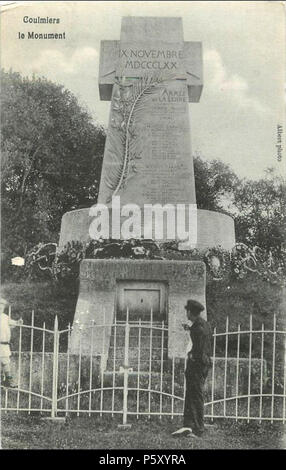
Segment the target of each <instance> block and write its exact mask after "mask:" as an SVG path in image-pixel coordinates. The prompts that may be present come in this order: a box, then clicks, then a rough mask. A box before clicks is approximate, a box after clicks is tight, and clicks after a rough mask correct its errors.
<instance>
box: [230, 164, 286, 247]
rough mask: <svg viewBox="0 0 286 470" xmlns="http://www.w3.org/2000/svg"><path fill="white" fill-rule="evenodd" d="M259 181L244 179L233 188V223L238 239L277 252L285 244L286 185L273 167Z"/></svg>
mask: <svg viewBox="0 0 286 470" xmlns="http://www.w3.org/2000/svg"><path fill="white" fill-rule="evenodd" d="M265 173H266V176H265V178H263V179H260V180H258V181H250V180H243V181H241V183H240V184H239V185H238V186H237V187H236V188H235V191H234V195H235V206H236V208H237V213H236V216H235V225H236V230H237V233H238V234H239V240H240V241H243V242H244V243H246V244H248V245H252V246H254V245H258V246H260V247H261V248H265V249H266V250H267V251H269V250H275V251H278V254H279V252H280V251H281V249H282V248H283V243H285V233H286V212H285V209H286V184H285V180H283V178H282V177H281V176H277V175H275V173H274V171H273V170H272V169H268V170H266V172H265Z"/></svg>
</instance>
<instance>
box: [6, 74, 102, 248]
mask: <svg viewBox="0 0 286 470" xmlns="http://www.w3.org/2000/svg"><path fill="white" fill-rule="evenodd" d="M1 84H2V93H1V110H2V119H1V135H2V140H1V154H2V173H1V184H2V248H3V250H4V251H6V252H9V253H10V254H11V255H12V254H18V255H24V254H25V253H26V251H27V249H29V248H30V247H32V246H34V245H35V244H37V243H39V242H45V241H57V238H58V232H59V229H60V221H61V217H62V215H63V214H64V213H65V212H66V211H68V210H71V209H74V208H79V207H83V206H84V207H87V206H90V205H91V204H93V203H94V202H96V199H97V194H98V187H99V178H100V172H101V165H102V158H103V150H104V141H105V132H104V130H103V128H102V127H101V126H99V125H96V124H94V123H93V121H92V118H91V117H90V115H89V114H88V112H87V111H86V110H85V109H83V108H82V107H81V106H80V105H79V103H78V101H77V99H76V97H75V96H74V95H73V94H72V93H71V92H70V91H68V90H66V89H65V88H64V87H63V86H61V85H57V84H55V83H52V82H50V81H48V80H46V79H36V78H32V79H28V78H23V77H22V76H21V75H20V74H18V73H14V72H12V71H10V72H5V71H4V70H2V71H1Z"/></svg>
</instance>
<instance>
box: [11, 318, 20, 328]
mask: <svg viewBox="0 0 286 470" xmlns="http://www.w3.org/2000/svg"><path fill="white" fill-rule="evenodd" d="M20 325H23V319H22V318H20V320H12V318H9V326H10V328H15V326H20Z"/></svg>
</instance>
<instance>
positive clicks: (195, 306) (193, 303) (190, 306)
mask: <svg viewBox="0 0 286 470" xmlns="http://www.w3.org/2000/svg"><path fill="white" fill-rule="evenodd" d="M185 309H186V310H197V311H198V312H202V311H203V310H204V309H205V307H204V306H203V305H202V304H201V303H200V302H198V301H197V300H193V299H189V300H187V304H186V305H185Z"/></svg>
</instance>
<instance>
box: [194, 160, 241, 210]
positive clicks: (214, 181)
mask: <svg viewBox="0 0 286 470" xmlns="http://www.w3.org/2000/svg"><path fill="white" fill-rule="evenodd" d="M194 171H195V184H196V198H197V206H198V209H207V210H210V211H221V212H225V213H227V214H229V213H230V212H229V210H228V207H227V206H228V204H226V201H227V200H228V201H232V199H233V196H234V188H235V187H236V186H237V185H238V184H239V178H238V177H237V175H236V174H235V173H234V172H233V171H232V170H231V168H230V167H229V166H228V165H227V164H225V163H223V162H222V161H219V160H212V161H210V162H209V161H206V160H203V159H202V158H201V157H200V155H198V154H197V155H195V157H194Z"/></svg>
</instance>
